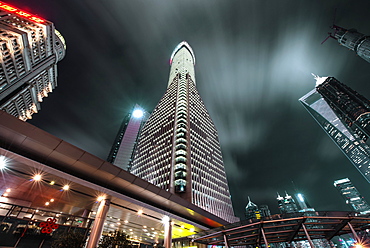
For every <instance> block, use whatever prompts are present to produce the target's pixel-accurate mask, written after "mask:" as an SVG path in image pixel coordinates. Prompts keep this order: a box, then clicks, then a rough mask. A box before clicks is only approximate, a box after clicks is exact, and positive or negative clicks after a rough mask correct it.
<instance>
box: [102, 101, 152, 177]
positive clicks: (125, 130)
mask: <svg viewBox="0 0 370 248" xmlns="http://www.w3.org/2000/svg"><path fill="white" fill-rule="evenodd" d="M148 116H149V113H148V112H146V111H145V110H144V109H142V108H141V107H140V106H139V105H138V104H136V105H135V107H134V108H133V109H132V111H131V113H129V114H127V115H126V117H125V118H124V120H123V122H122V125H121V127H120V129H119V131H118V133H117V136H116V139H115V140H114V143H113V146H112V148H111V151H110V153H109V156H108V159H107V161H108V162H110V163H112V164H114V165H116V166H118V167H120V168H122V169H124V170H127V171H130V168H131V164H132V160H133V157H134V150H135V148H136V145H137V141H138V139H139V134H140V131H141V128H142V127H143V125H144V123H145V121H146V120H147V118H148Z"/></svg>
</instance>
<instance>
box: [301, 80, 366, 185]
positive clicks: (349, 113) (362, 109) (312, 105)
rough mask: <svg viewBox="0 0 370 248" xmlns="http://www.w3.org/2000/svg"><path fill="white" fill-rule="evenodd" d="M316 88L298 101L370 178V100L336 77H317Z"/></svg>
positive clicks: (361, 171)
mask: <svg viewBox="0 0 370 248" xmlns="http://www.w3.org/2000/svg"><path fill="white" fill-rule="evenodd" d="M316 80H317V83H316V88H315V89H313V90H312V91H310V92H309V93H307V94H306V95H305V96H303V97H301V98H300V99H299V101H300V102H301V103H302V104H303V106H304V107H305V108H306V109H307V111H308V112H309V113H310V114H311V115H312V117H313V118H314V119H315V120H316V121H317V123H318V124H319V125H320V126H321V127H322V128H323V129H324V131H325V132H326V133H327V134H328V135H329V137H330V138H331V139H332V140H333V141H334V142H335V143H336V144H337V146H338V147H339V148H340V149H341V151H342V152H343V153H344V154H345V155H346V157H347V158H348V159H349V160H350V161H351V162H352V163H353V165H354V166H355V167H356V169H357V170H358V171H359V172H360V173H361V174H362V175H363V176H364V177H365V178H366V180H368V182H370V148H369V146H368V144H367V143H366V142H367V141H368V139H369V136H370V129H369V122H370V102H369V100H367V99H366V98H365V97H363V96H361V95H360V94H358V93H357V92H356V91H354V90H352V89H351V88H349V87H348V86H346V85H344V84H342V83H340V82H339V81H338V80H336V79H335V78H333V77H323V78H321V77H316Z"/></svg>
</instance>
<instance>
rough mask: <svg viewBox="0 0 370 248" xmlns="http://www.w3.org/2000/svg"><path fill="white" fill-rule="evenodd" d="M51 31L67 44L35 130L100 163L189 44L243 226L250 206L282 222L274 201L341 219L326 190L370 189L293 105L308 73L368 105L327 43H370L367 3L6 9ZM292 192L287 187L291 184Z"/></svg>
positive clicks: (355, 71)
mask: <svg viewBox="0 0 370 248" xmlns="http://www.w3.org/2000/svg"><path fill="white" fill-rule="evenodd" d="M9 3H10V4H14V5H16V6H18V7H20V8H23V9H26V10H27V11H29V12H32V13H37V14H39V15H40V16H42V17H44V18H46V19H48V20H51V21H53V22H54V23H55V26H56V28H57V29H58V30H59V31H60V32H61V33H62V35H63V36H64V37H65V39H66V41H67V55H66V57H65V58H64V60H63V61H61V62H60V63H59V64H58V73H59V77H58V82H59V86H58V88H57V89H56V90H55V92H53V93H52V94H50V97H49V98H47V99H45V101H44V103H43V104H42V110H41V111H40V113H38V114H37V115H34V119H33V120H32V121H31V123H32V124H34V125H36V126H39V127H40V128H42V129H45V130H46V131H49V132H51V133H52V134H54V135H56V136H58V137H60V138H63V139H65V140H66V141H68V142H70V143H72V144H75V145H77V146H79V147H81V148H83V149H85V150H87V151H89V152H91V153H93V154H95V155H97V156H99V157H101V158H103V159H104V158H106V156H107V155H108V152H109V149H110V146H111V143H112V142H113V140H114V137H115V134H116V132H117V130H118V128H119V126H120V123H121V121H122V119H123V117H124V115H125V114H126V113H127V112H128V111H129V109H131V108H132V106H133V105H134V104H135V103H138V104H140V105H142V106H143V107H145V108H146V109H147V110H149V111H150V110H152V109H153V108H154V106H155V104H156V103H157V102H158V100H159V99H160V97H161V96H162V94H163V93H164V91H165V89H166V85H167V81H168V73H169V64H168V60H169V56H170V54H171V52H172V50H173V49H174V47H175V46H176V45H177V44H178V43H179V42H180V41H182V40H187V41H188V42H189V44H190V45H191V46H192V48H193V50H194V52H195V56H196V61H197V64H196V81H197V87H198V89H199V92H200V94H201V96H202V98H203V100H204V102H205V104H206V106H207V108H208V110H209V112H210V114H211V116H212V118H213V119H214V122H215V124H216V126H217V128H218V131H219V136H220V141H221V145H222V149H223V155H224V160H225V167H226V170H227V175H228V178H229V184H230V189H231V194H232V200H233V202H234V208H235V211H236V213H237V215H238V216H243V211H244V207H245V204H246V202H247V197H248V196H250V197H251V199H252V200H253V201H254V202H255V203H257V204H259V205H260V204H268V205H269V206H270V208H271V209H273V212H276V211H277V206H276V200H275V198H276V192H277V191H278V192H280V193H281V194H284V191H285V190H287V191H288V192H289V193H295V189H297V190H299V191H301V192H303V193H304V194H306V197H307V199H308V200H309V202H310V203H311V205H312V206H313V207H315V208H316V209H318V210H347V208H346V206H345V204H344V203H343V200H342V199H341V197H340V196H339V194H338V193H337V192H336V190H335V188H334V187H333V181H334V180H336V179H340V178H343V177H349V178H350V179H351V180H352V181H353V182H354V183H355V185H356V186H357V187H358V188H359V189H360V190H361V192H362V193H363V195H364V196H365V197H367V198H368V199H369V200H370V194H369V193H368V190H367V187H368V184H367V182H366V181H365V180H364V179H363V178H362V177H361V176H360V175H359V173H358V172H357V171H356V169H355V168H354V166H352V165H351V164H350V162H349V161H348V160H347V159H346V158H345V157H344V155H343V154H341V152H340V151H339V149H338V148H337V147H336V146H335V145H334V143H333V142H332V141H331V140H330V139H329V137H327V136H326V134H325V133H324V131H322V130H321V129H320V127H319V126H318V125H317V124H316V123H315V121H314V120H313V119H312V118H311V117H310V115H309V114H308V113H307V112H306V110H305V109H304V108H303V107H302V106H300V103H299V102H298V98H300V97H301V96H303V95H304V94H306V93H307V92H308V91H309V90H311V89H312V88H313V87H314V80H313V78H312V76H311V72H313V73H315V74H318V75H322V76H327V75H328V76H335V77H336V78H338V79H339V80H340V81H342V82H343V83H346V84H348V85H349V86H350V87H352V88H353V89H355V90H357V91H359V92H360V93H362V94H363V95H365V96H367V97H370V84H368V83H367V82H368V80H369V78H370V70H369V68H370V65H369V64H368V63H366V62H365V61H363V60H362V59H360V58H359V57H358V56H356V55H355V54H354V52H352V51H349V50H347V49H345V48H343V47H340V46H339V45H338V44H337V42H336V41H334V40H328V41H327V42H326V43H325V44H323V45H321V44H320V43H321V42H322V41H323V40H324V39H325V38H326V36H327V32H328V31H329V26H330V25H331V24H332V20H333V14H334V10H335V8H337V17H336V20H337V21H336V24H337V25H341V26H343V27H346V28H352V27H354V28H357V29H358V30H359V31H361V32H363V33H366V34H370V27H369V26H368V23H369V19H370V16H369V15H368V13H367V12H368V9H369V7H370V6H369V5H370V4H369V3H368V2H367V1H356V2H349V1H344V0H340V1H334V0H333V1H316V0H315V1H296V0H295V1H293V0H280V1H256V0H248V1H246V0H240V1H239V0H235V1H222V0H213V1H198V0H187V1H168V0H157V1H144V0H131V1H127V0H125V1H122V0H119V1H118V0H104V1H102V0H79V1H72V0H64V1H46V0H34V1H32V2H26V1H22V0H10V1H9ZM292 182H294V183H292Z"/></svg>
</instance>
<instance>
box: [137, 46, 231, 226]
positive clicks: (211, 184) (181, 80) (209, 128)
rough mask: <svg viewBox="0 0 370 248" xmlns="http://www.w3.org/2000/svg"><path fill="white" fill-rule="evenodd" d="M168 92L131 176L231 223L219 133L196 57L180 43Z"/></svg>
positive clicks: (150, 123) (146, 127)
mask: <svg viewBox="0 0 370 248" xmlns="http://www.w3.org/2000/svg"><path fill="white" fill-rule="evenodd" d="M170 64H171V69H170V77H169V81H168V86H167V90H166V92H165V93H164V95H163V97H162V99H161V100H160V101H159V103H158V104H157V106H156V107H155V109H154V111H153V113H152V114H151V115H150V117H149V118H148V120H147V122H146V124H145V125H144V127H143V129H142V131H141V134H140V139H139V143H138V146H137V149H136V152H135V158H134V161H133V165H132V169H131V172H132V173H133V174H135V175H137V176H139V177H141V178H143V179H145V180H147V181H149V182H151V183H153V184H154V185H157V186H158V187H161V188H163V189H166V190H168V191H170V192H172V193H175V194H177V195H179V196H181V197H182V198H183V199H185V200H187V201H189V202H191V203H193V204H195V205H197V206H199V207H201V208H203V209H205V210H207V211H208V212H210V213H213V214H215V215H217V216H219V217H221V218H223V219H225V220H227V221H229V222H233V221H237V218H236V217H235V216H234V211H233V208H232V204H231V199H230V192H229V187H228V184H227V179H226V174H225V169H224V165H223V160H222V155H221V148H220V144H219V140H218V134H217V130H216V128H215V126H214V124H213V121H212V119H211V117H210V115H209V113H208V111H207V109H206V108H205V106H204V103H203V101H202V99H201V97H200V95H199V93H198V90H197V88H196V82H195V73H194V65H195V57H194V53H193V50H192V49H191V47H190V46H189V44H188V43H187V42H185V41H184V42H181V43H180V44H179V45H178V46H177V47H176V48H175V50H174V51H173V53H172V55H171V59H170Z"/></svg>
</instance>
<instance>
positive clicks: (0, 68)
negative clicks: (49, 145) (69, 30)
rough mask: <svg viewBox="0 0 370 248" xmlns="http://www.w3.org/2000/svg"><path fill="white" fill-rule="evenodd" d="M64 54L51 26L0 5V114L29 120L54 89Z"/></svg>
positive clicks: (25, 13) (48, 23)
mask: <svg viewBox="0 0 370 248" xmlns="http://www.w3.org/2000/svg"><path fill="white" fill-rule="evenodd" d="M65 50H66V45H65V41H64V38H63V37H62V35H61V34H60V33H59V32H58V31H57V30H56V29H55V28H54V25H53V23H51V22H49V21H46V20H44V19H42V18H39V17H37V16H35V15H33V14H30V13H27V12H25V11H23V10H20V9H18V8H16V7H13V6H10V5H8V4H5V3H3V2H0V58H1V59H0V110H3V111H5V112H7V113H9V114H11V115H14V116H16V117H18V118H19V119H21V120H23V121H26V120H27V119H31V118H32V114H34V113H37V112H38V110H40V102H42V100H43V98H44V97H47V96H48V94H49V93H50V92H52V91H53V90H54V88H55V87H56V86H57V62H59V61H60V60H62V59H63V58H64V55H65Z"/></svg>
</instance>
